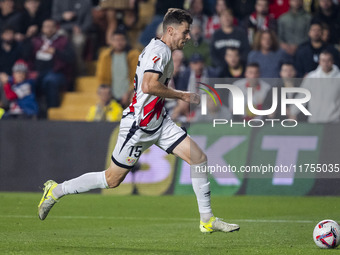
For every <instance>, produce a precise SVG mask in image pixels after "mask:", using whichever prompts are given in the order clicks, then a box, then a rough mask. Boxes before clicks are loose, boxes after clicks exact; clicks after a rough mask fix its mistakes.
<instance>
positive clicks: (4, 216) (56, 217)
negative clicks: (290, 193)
mask: <svg viewBox="0 0 340 255" xmlns="http://www.w3.org/2000/svg"><path fill="white" fill-rule="evenodd" d="M0 218H25V219H38V216H33V215H0ZM49 219H71V220H72V219H79V220H89V219H92V220H142V221H145V220H149V221H155V220H156V221H169V220H171V221H197V220H198V219H197V218H154V217H153V218H146V217H123V216H122V217H110V216H109V217H106V216H50V217H49ZM228 221H235V222H249V223H306V224H307V223H314V222H317V221H313V220H278V219H277V220H276V219H272V220H269V219H268V220H266V219H228Z"/></svg>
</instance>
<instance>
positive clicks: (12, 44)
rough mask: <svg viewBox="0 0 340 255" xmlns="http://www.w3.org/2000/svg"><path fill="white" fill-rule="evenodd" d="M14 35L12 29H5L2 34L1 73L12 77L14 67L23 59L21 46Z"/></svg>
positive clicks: (0, 48) (0, 46)
mask: <svg viewBox="0 0 340 255" xmlns="http://www.w3.org/2000/svg"><path fill="white" fill-rule="evenodd" d="M14 33H15V32H14V29H13V28H11V27H5V28H4V29H3V30H2V33H1V45H0V60H1V61H0V72H3V73H6V74H7V75H12V67H13V65H14V63H15V62H16V61H17V60H18V59H19V58H20V57H21V49H20V45H19V43H18V42H16V41H15V40H14V38H15V36H14Z"/></svg>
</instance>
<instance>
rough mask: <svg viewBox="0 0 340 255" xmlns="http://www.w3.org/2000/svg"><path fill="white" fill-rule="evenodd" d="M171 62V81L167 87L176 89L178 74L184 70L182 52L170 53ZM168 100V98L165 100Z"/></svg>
mask: <svg viewBox="0 0 340 255" xmlns="http://www.w3.org/2000/svg"><path fill="white" fill-rule="evenodd" d="M172 61H173V62H174V72H173V74H172V79H171V81H170V82H169V85H168V87H172V88H173V89H177V85H178V78H179V74H180V73H181V72H183V71H184V70H185V68H186V67H185V65H184V64H183V61H184V53H183V51H182V50H175V51H173V52H172ZM167 99H169V98H167Z"/></svg>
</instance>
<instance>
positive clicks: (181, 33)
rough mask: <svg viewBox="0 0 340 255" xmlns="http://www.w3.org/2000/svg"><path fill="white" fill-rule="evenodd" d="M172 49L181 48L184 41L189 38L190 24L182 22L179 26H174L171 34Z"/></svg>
mask: <svg viewBox="0 0 340 255" xmlns="http://www.w3.org/2000/svg"><path fill="white" fill-rule="evenodd" d="M172 37H173V39H172V42H173V43H172V50H181V49H183V47H184V45H185V43H186V42H187V41H189V40H190V38H191V37H190V25H189V23H188V22H182V23H181V24H180V25H179V26H176V27H175V26H174V28H173V35H172Z"/></svg>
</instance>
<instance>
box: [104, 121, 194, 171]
mask: <svg viewBox="0 0 340 255" xmlns="http://www.w3.org/2000/svg"><path fill="white" fill-rule="evenodd" d="M136 123H137V122H136V121H135V118H134V116H133V115H127V116H126V117H125V118H123V119H122V120H121V122H120V130H119V134H118V139H117V143H116V146H115V148H114V150H113V153H112V157H111V159H112V161H113V162H114V163H115V164H116V165H117V166H120V167H123V168H126V169H131V168H133V166H134V165H135V164H136V163H137V161H138V159H139V157H140V156H141V154H142V153H143V152H144V151H145V150H147V149H148V148H149V147H150V146H151V145H153V144H155V145H157V146H158V147H160V148H161V149H163V150H164V151H166V152H167V153H169V154H170V153H172V151H173V150H174V149H175V147H176V146H177V145H178V144H180V143H181V142H182V141H183V140H184V139H185V138H186V136H187V132H186V131H185V130H184V129H182V128H181V127H179V126H177V125H176V124H175V123H174V122H173V121H172V120H171V119H170V117H169V116H165V117H164V120H163V123H162V125H161V126H160V127H159V128H157V129H155V130H153V131H149V130H145V129H142V128H140V127H138V126H137V124H136Z"/></svg>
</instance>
